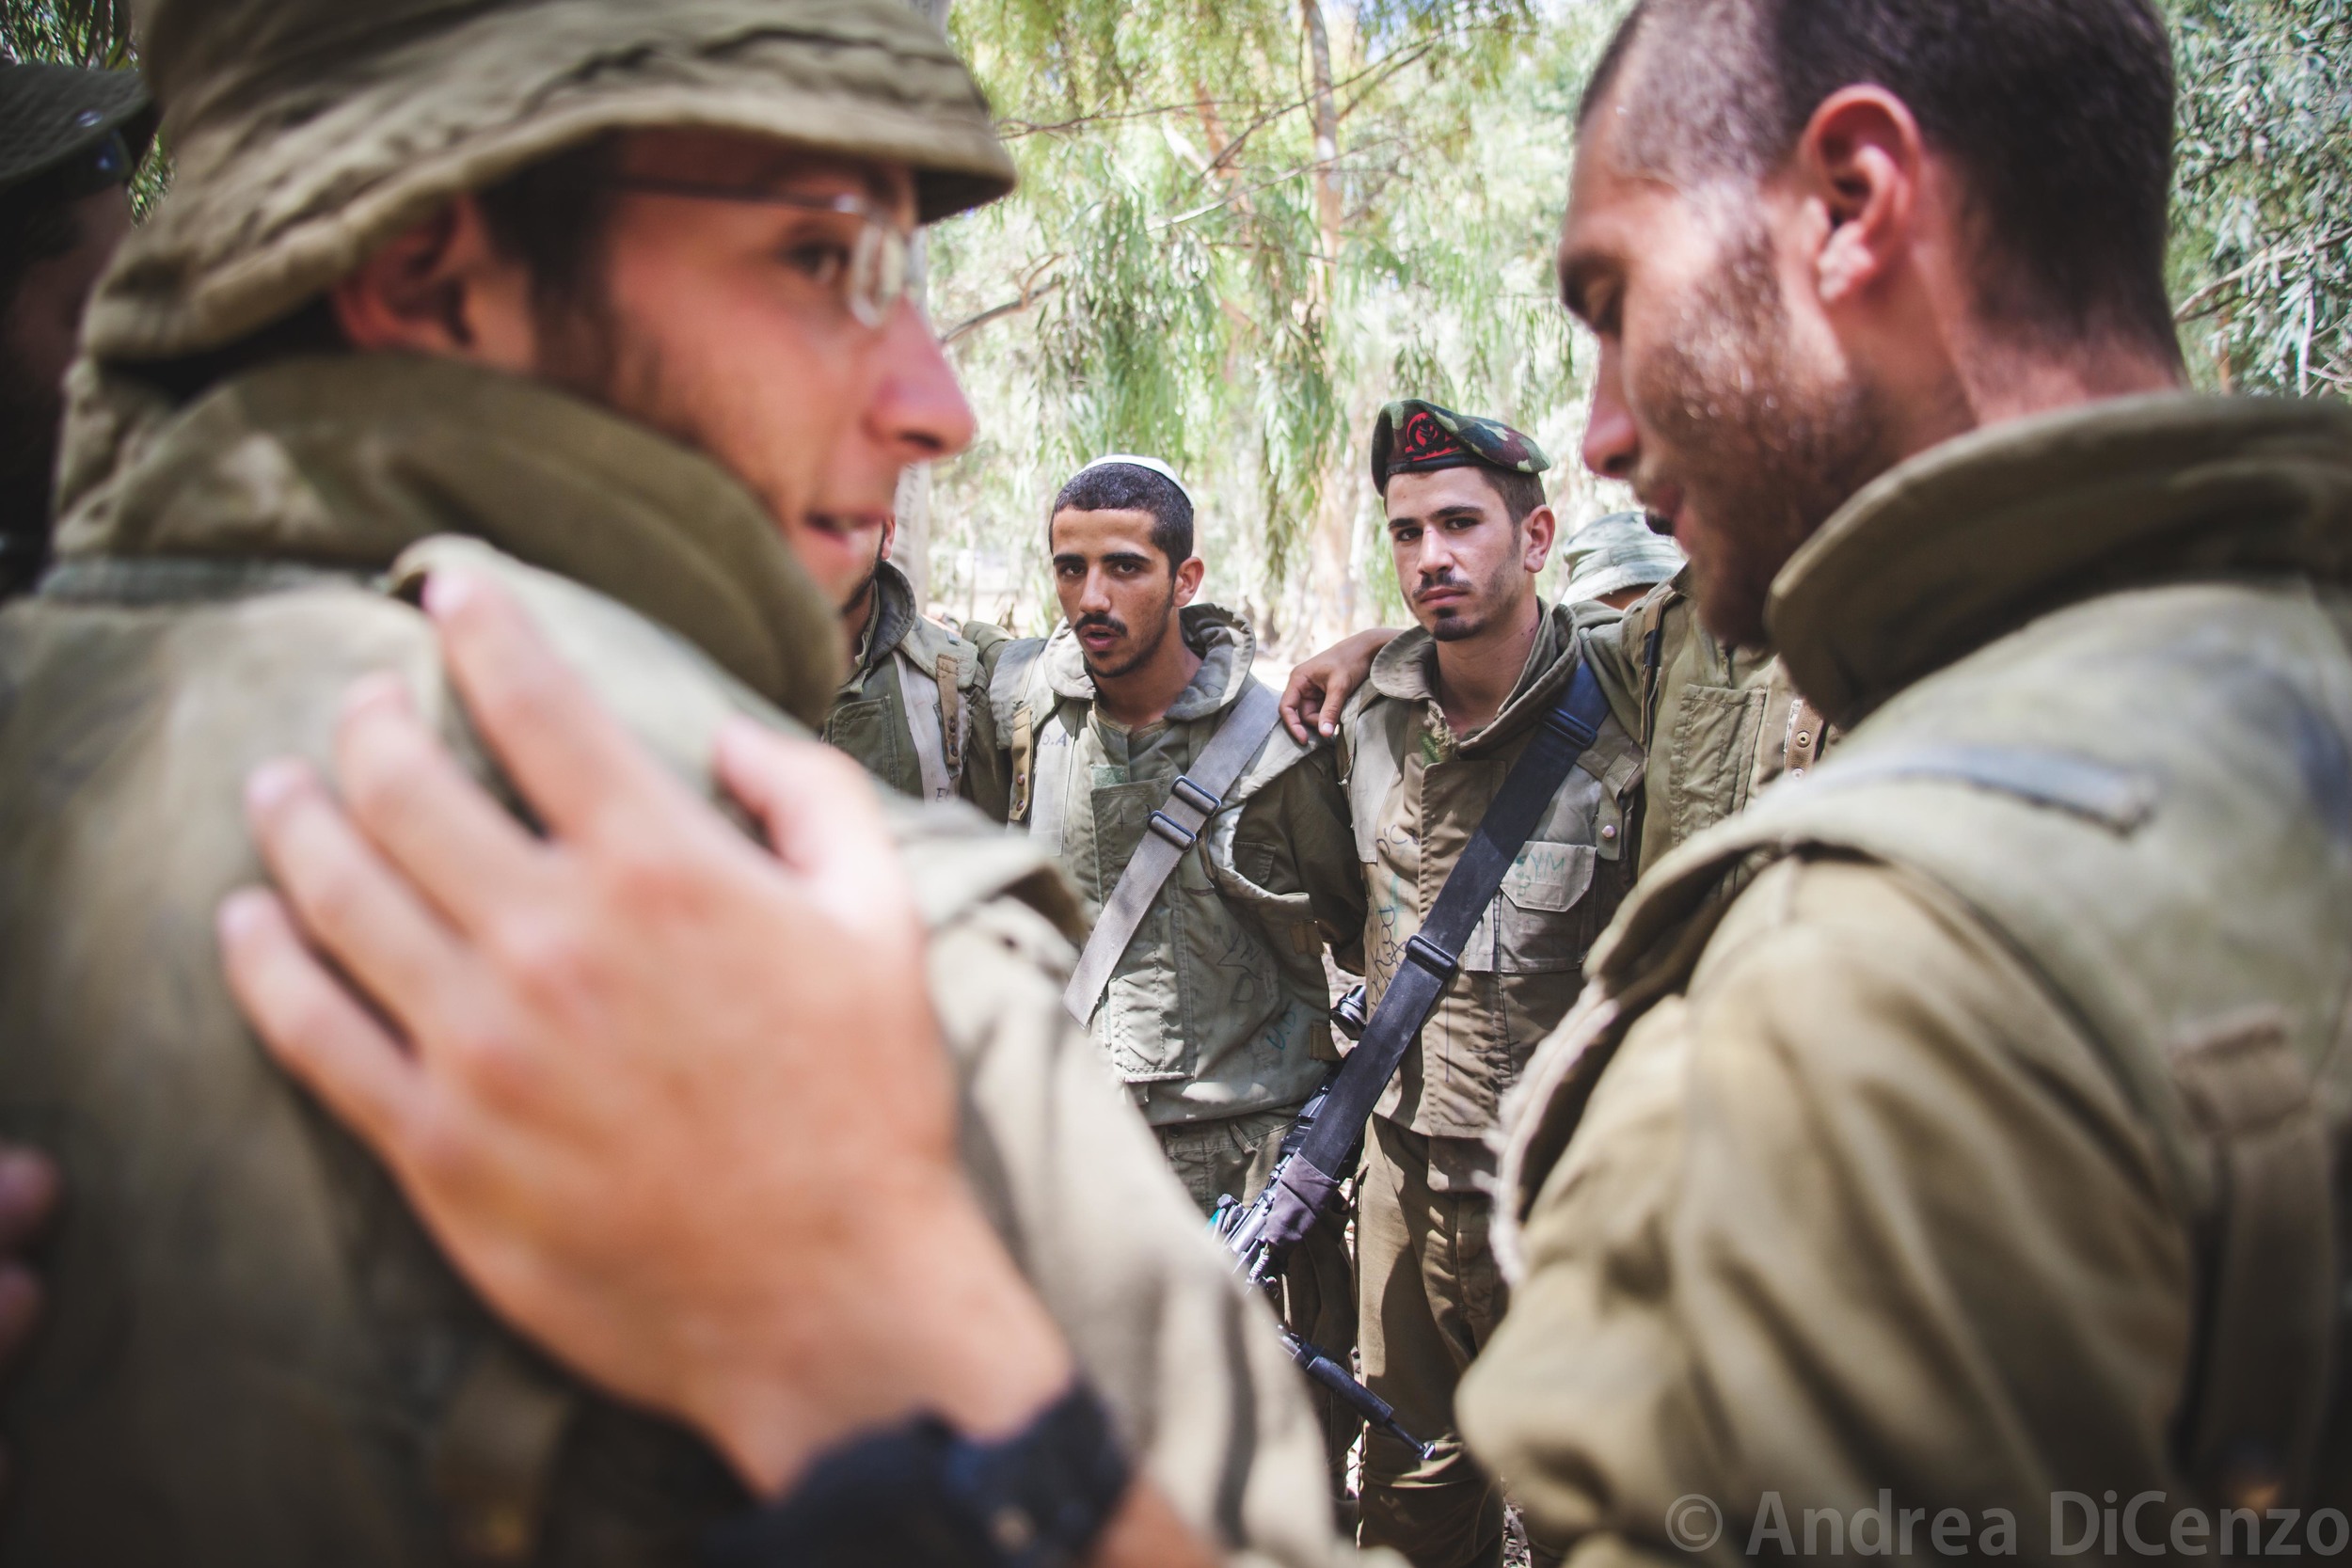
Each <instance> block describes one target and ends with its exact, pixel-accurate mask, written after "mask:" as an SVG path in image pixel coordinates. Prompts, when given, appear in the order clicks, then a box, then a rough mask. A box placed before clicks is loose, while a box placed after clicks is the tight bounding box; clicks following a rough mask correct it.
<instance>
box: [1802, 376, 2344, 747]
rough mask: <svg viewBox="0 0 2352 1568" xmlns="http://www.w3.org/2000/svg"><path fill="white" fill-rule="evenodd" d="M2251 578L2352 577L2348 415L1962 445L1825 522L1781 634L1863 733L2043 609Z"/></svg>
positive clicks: (2150, 402) (1831, 708)
mask: <svg viewBox="0 0 2352 1568" xmlns="http://www.w3.org/2000/svg"><path fill="white" fill-rule="evenodd" d="M2237 573H2253V574H2265V573H2268V574H2295V575H2304V576H2311V577H2317V578H2328V579H2332V580H2337V581H2342V580H2345V579H2347V578H2352V409H2346V408H2344V407H2342V406H2340V405H2337V404H2325V403H2317V402H2309V403H2307V402H2297V401H2289V400H2283V399H2267V398H2265V399H2255V398H2211V397H2197V396H2190V395H2187V394H2180V393H2168V394H2164V395H2160V396H2156V397H2142V398H2131V399H2122V400H2117V401H2113V402H2107V403H2100V404H2091V405H2090V406H2088V407H2084V408H2077V409H2071V410H2068V411H2066V412H2063V413H2058V414H2051V415H2045V416H2042V417H2039V418H2036V419H2031V420H2018V421H2015V422H2012V423H2007V424H2002V425H1998V426H1994V428H1992V429H1989V430H1983V431H1979V432H1977V433H1975V434H1973V435H1969V436H1963V437H1961V438H1960V439H1958V440H1955V441H1950V442H1947V443H1946V444H1945V445H1943V446H1941V447H1938V448H1936V449H1934V450H1933V451H1929V452H1927V453H1925V454H1923V455H1921V456H1919V457H1916V458H1914V459H1913V460H1912V461H1910V462H1908V463H1906V464H1904V465H1902V466H1901V467H1898V468H1896V469H1894V470H1893V471H1892V472H1890V473H1888V474H1886V475H1884V476H1883V478H1881V479H1879V480H1878V481H1877V482H1876V483H1872V484H1871V485H1870V486H1869V487H1868V488H1867V489H1865V490H1864V491H1863V492H1862V493H1861V494H1860V495H1858V496H1856V497H1855V498H1854V499H1852V500H1851V501H1850V502H1848V503H1847V505H1846V506H1845V508H1844V509H1843V510H1841V511H1840V512H1839V513H1838V514H1837V515H1836V516H1834V517H1832V518H1831V519H1830V520H1829V521H1828V522H1827V523H1826V524H1824V525H1823V526H1822V528H1821V530H1820V532H1818V533H1816V534H1815V535H1814V536H1813V538H1812V539H1811V540H1810V541H1808V542H1807V543H1806V544H1805V546H1804V547H1803V548H1802V549H1800V550H1799V551H1798V552H1797V553H1796V555H1795V556H1794V557H1793V558H1792V559H1791V560H1790V561H1789V562H1788V565H1787V566H1786V567H1784V568H1783V569H1782V571H1781V574H1780V577H1779V578H1778V579H1777V580H1776V581H1775V582H1774V583H1773V585H1772V601H1771V605H1770V608H1769V610H1768V612H1767V620H1768V622H1769V624H1770V626H1771V627H1772V641H1773V642H1774V644H1775V645H1776V646H1777V647H1778V648H1779V650H1780V653H1781V657H1782V658H1783V659H1784V660H1785V661H1786V662H1787V665H1788V672H1789V674H1790V675H1791V676H1792V677H1793V678H1794V680H1795V681H1796V684H1797V687H1798V689H1800V690H1801V691H1803V692H1804V695H1805V697H1806V699H1807V700H1808V701H1810V702H1811V703H1813V704H1814V705H1816V706H1818V707H1819V708H1820V709H1821V711H1822V712H1823V713H1825V714H1826V715H1828V717H1829V718H1830V719H1831V721H1833V722H1836V723H1837V724H1839V725H1841V726H1846V727H1851V726H1852V725H1853V724H1855V723H1856V722H1858V721H1860V720H1861V719H1862V718H1864V717H1865V716H1867V714H1868V713H1870V712H1871V711H1872V710H1873V709H1875V708H1877V707H1878V706H1879V705H1881V704H1883V702H1885V701H1886V699H1887V698H1889V697H1891V696H1893V695H1894V694H1895V693H1896V692H1898V691H1899V690H1901V689H1903V688H1904V687H1906V686H1909V685H1911V684H1912V683H1913V682H1915V681H1917V680H1919V679H1920V678H1922V677H1923V676H1926V675H1928V674H1931V673H1933V672H1934V671H1936V670H1939V669H1941V668H1943V667H1944V666H1945V665H1947V664H1950V663H1952V662H1953V661H1955V660H1957V659H1959V658H1961V657H1964V656H1966V655H1967V654H1969V653H1972V652H1974V651H1975V650H1976V649H1978V648H1980V647H1982V646H1984V645H1985V644H1986V643H1988V642H1991V641H1994V640H1995V639H1997V638H1999V637H2002V636H2004V635H2006V634H2007V633H2009V632H2010V631H2013V630H2015V629H2017V628H2018V627H2020V626H2024V625H2025V624H2026V622H2028V621H2030V620H2032V619H2034V618H2035V617H2037V616H2039V615H2042V614H2043V613H2046V612H2047V611H2050V610H2056V609H2058V608H2061V607H2062V606H2065V605H2068V604H2072V603H2074V602H2076V601H2079V600H2081V599H2085V598H2090V597H2091V596H2093V595H2095V594H2102V593H2110V592H2114V591H2117V590H2120V589H2125V588H2132V587H2138V586H2144V585H2151V584H2154V583H2158V582H2164V581H2169V580H2182V579H2185V578H2212V577H2217V576H2224V575H2230V574H2237Z"/></svg>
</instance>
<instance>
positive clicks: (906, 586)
mask: <svg viewBox="0 0 2352 1568" xmlns="http://www.w3.org/2000/svg"><path fill="white" fill-rule="evenodd" d="M871 592H872V594H873V595H874V609H873V611H872V613H870V614H869V615H867V616H866V633H865V635H864V636H862V637H860V638H859V639H858V643H857V652H856V654H855V655H854V656H853V657H851V658H850V673H849V677H848V678H847V679H846V680H844V681H843V682H842V689H843V690H844V691H847V690H849V689H850V688H852V687H854V686H856V685H857V684H858V683H859V682H860V681H862V680H864V679H865V678H866V676H868V675H870V674H872V673H874V672H875V671H876V670H877V669H879V668H881V666H882V663H883V661H884V660H886V659H888V658H889V657H890V656H891V655H892V654H894V653H896V652H898V644H899V643H901V642H904V641H906V640H907V633H909V632H911V631H913V630H914V623H915V620H916V616H915V613H914V583H913V582H911V581H909V580H908V579H907V575H906V574H905V573H904V572H902V571H900V570H898V567H897V566H896V565H895V564H893V563H892V562H887V561H885V562H882V563H881V564H880V565H879V566H877V567H876V568H875V571H874V586H873V588H872V590H871Z"/></svg>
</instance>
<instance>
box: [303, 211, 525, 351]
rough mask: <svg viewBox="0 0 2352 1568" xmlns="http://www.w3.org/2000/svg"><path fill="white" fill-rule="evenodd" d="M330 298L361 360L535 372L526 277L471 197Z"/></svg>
mask: <svg viewBox="0 0 2352 1568" xmlns="http://www.w3.org/2000/svg"><path fill="white" fill-rule="evenodd" d="M328 298H329V300H330V302H331V304H332V305H333V308H334V311H335V322H336V325H338V326H340V327H342V333H343V337H344V339H345V340H346V341H349V342H350V344H351V345H352V347H354V348H356V349H358V350H360V351H361V352H363V353H366V352H378V353H406V354H430V355H436V356H440V357H443V358H450V359H466V360H471V361H474V362H476V363H480V364H485V365H490V366H493V367H495V368H497V369H500V370H504V371H512V372H517V373H522V374H528V373H529V372H531V371H532V370H533V369H534V368H535V365H536V359H537V353H536V334H535V333H534V332H533V330H532V314H531V278H530V274H529V271H528V269H527V268H526V267H525V266H524V265H523V264H522V263H521V262H519V261H514V260H512V259H510V258H508V257H506V256H504V255H502V254H501V252H500V251H499V249H498V247H497V246H496V245H493V244H492V243H491V240H490V233H489V229H488V227H487V226H486V225H485V223H484V222H483V219H482V209H481V207H480V206H479V205H478V204H477V203H476V202H475V201H474V199H473V198H471V197H470V196H461V197H459V198H456V199H455V200H453V201H452V202H450V203H449V205H447V206H445V207H443V208H441V209H440V210H439V211H438V212H437V213H435V214H433V215H432V216H431V217H428V218H426V219H424V220H423V221H422V222H421V223H418V224H416V225H414V226H412V227H411V228H408V229H406V230H402V231H401V232H400V233H398V234H396V235H394V236H393V237H392V238H391V239H389V240H388V241H387V242H385V244H384V245H381V246H379V247H377V249H376V251H375V253H374V254H373V255H372V256H370V257H369V258H368V259H367V260H366V261H362V262H360V263H359V265H358V267H357V268H355V269H354V270H353V271H352V272H351V273H350V275H349V276H347V277H344V278H343V280H342V282H340V283H338V284H336V285H335V287H334V289H333V290H332V291H331V292H330V293H329V295H328Z"/></svg>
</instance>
